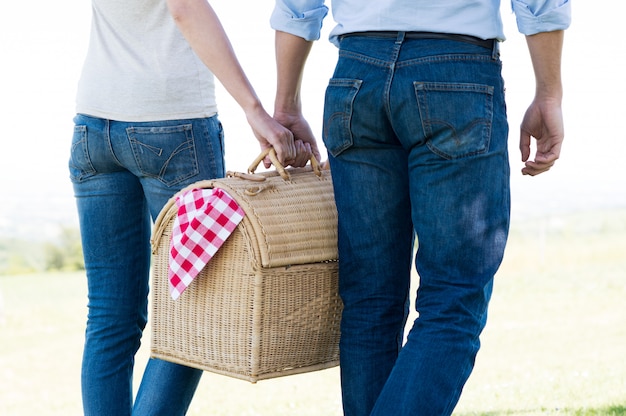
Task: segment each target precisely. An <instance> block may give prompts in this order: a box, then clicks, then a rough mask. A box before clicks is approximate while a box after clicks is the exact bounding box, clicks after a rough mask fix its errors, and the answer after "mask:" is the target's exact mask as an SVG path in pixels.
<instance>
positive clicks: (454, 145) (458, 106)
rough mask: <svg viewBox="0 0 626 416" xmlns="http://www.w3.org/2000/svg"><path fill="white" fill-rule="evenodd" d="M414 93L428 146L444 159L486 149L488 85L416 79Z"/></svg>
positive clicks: (490, 89) (490, 100)
mask: <svg viewBox="0 0 626 416" xmlns="http://www.w3.org/2000/svg"><path fill="white" fill-rule="evenodd" d="M413 85H414V88H415V95H416V97H417V105H418V107H419V111H420V116H421V118H422V127H423V129H424V134H425V135H426V139H427V142H426V143H427V145H428V147H429V148H430V150H431V151H432V152H434V153H435V154H437V155H439V156H441V157H443V158H445V159H459V158H463V157H469V156H475V155H479V154H483V153H485V152H487V151H488V150H489V142H490V140H491V124H492V119H493V93H494V88H493V87H492V86H490V85H483V84H468V83H444V82H415V83H414V84H413Z"/></svg>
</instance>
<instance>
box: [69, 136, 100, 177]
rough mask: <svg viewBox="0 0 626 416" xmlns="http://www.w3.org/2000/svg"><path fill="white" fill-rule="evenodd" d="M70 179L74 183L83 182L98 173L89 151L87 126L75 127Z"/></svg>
mask: <svg viewBox="0 0 626 416" xmlns="http://www.w3.org/2000/svg"><path fill="white" fill-rule="evenodd" d="M68 166H69V169H70V178H71V179H72V180H73V181H76V182H78V181H81V180H83V179H86V178H88V177H90V176H92V175H94V174H95V173H96V169H95V168H94V167H93V164H92V163H91V158H90V157H89V149H88V147H87V126H83V125H76V126H74V135H73V136H72V147H71V149H70V161H69V164H68Z"/></svg>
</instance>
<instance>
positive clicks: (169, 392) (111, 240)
mask: <svg viewBox="0 0 626 416" xmlns="http://www.w3.org/2000/svg"><path fill="white" fill-rule="evenodd" d="M74 122H75V127H74V136H73V140H72V148H71V158H70V162H69V170H70V176H71V179H72V182H73V186H74V192H75V195H76V202H77V207H78V214H79V223H80V229H81V236H82V244H83V254H84V258H85V267H86V272H87V282H88V320H87V329H86V332H85V346H84V353H83V364H82V394H83V407H84V412H85V415H98V416H103V415H111V416H123V415H130V414H131V410H132V409H133V397H132V391H133V390H132V374H133V365H134V356H135V353H136V352H137V350H138V349H139V346H140V339H141V334H142V331H143V329H144V327H145V325H146V322H147V302H148V301H147V296H148V284H149V281H148V280H149V271H150V235H151V220H154V219H155V218H156V216H157V215H158V213H159V211H160V210H161V208H162V207H163V205H164V204H165V203H166V202H167V200H168V199H169V198H170V197H171V196H172V195H173V194H174V193H176V192H177V191H178V190H179V189H181V188H182V187H184V186H186V185H188V184H190V183H193V182H195V181H198V180H201V179H209V178H214V177H220V176H223V175H224V160H223V135H222V127H221V124H220V123H219V121H218V119H217V117H211V118H201V119H191V120H174V121H160V122H141V123H127V122H117V121H110V120H105V119H100V118H94V117H88V116H84V115H77V116H76V118H75V119H74ZM201 374H202V372H201V371H200V370H196V369H192V368H189V367H184V366H180V365H177V364H173V363H169V362H165V361H161V360H150V361H149V363H148V367H147V369H146V371H145V373H144V376H143V380H142V383H141V386H140V388H139V392H138V394H137V399H136V400H135V403H134V406H135V409H134V410H133V411H132V414H134V415H148V414H149V415H167V416H173V415H183V414H185V412H186V411H187V408H188V406H189V403H190V401H191V398H192V396H193V393H194V391H195V389H196V387H197V385H198V382H199V380H200V376H201Z"/></svg>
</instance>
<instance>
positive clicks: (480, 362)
mask: <svg viewBox="0 0 626 416" xmlns="http://www.w3.org/2000/svg"><path fill="white" fill-rule="evenodd" d="M0 297H1V300H0V334H1V335H0V415H7V416H14V415H16V416H18V415H19V416H21V415H34V414H36V415H63V416H66V415H79V414H81V405H80V387H79V374H80V356H81V348H82V336H83V331H84V321H85V316H86V307H85V303H86V301H85V278H84V275H83V274H80V273H74V274H69V273H66V274H40V275H25V276H3V277H0ZM625 298H626V211H608V212H596V213H589V214H578V215H570V216H565V217H561V218H552V219H550V218H542V219H535V220H528V221H525V222H524V223H521V222H519V223H516V224H514V226H513V229H512V233H511V239H510V242H509V246H508V249H507V253H506V257H505V261H504V264H503V266H502V268H501V270H500V272H499V273H498V276H497V277H496V286H495V289H494V296H493V300H492V304H491V308H490V318H489V322H488V325H487V328H486V330H485V332H484V334H483V337H482V344H483V346H482V349H481V351H480V353H479V355H478V359H477V362H476V368H475V370H474V373H473V374H472V376H471V377H470V380H469V381H468V383H467V385H466V387H465V390H464V393H463V396H462V397H461V401H460V402H459V405H458V406H457V409H456V412H455V414H456V415H459V416H470V415H482V416H496V415H497V416H500V415H575V416H596V415H608V416H611V415H616V416H617V415H626V359H625V357H626V306H624V299H625ZM147 334H148V333H147ZM146 336H148V335H146ZM148 342H149V341H148V339H147V338H146V340H145V342H144V343H145V344H146V345H145V346H144V347H143V348H142V350H141V352H140V355H139V357H138V360H137V370H138V371H137V373H138V377H139V375H140V373H141V370H142V368H143V366H144V365H145V362H146V360H147V344H148ZM338 377H339V372H338V369H337V368H333V369H329V370H324V371H319V372H316V373H310V374H304V375H297V376H290V377H285V378H279V379H274V380H266V381H260V382H259V383H258V384H255V385H253V384H250V383H247V382H244V381H240V380H235V379H231V378H228V377H224V376H219V375H214V374H210V373H206V374H205V375H204V376H203V379H202V382H201V383H200V386H199V388H198V391H197V393H196V397H195V399H194V402H193V403H192V407H191V409H190V412H189V414H190V415H192V416H193V415H209V414H210V415H235V416H238V415H243V416H252V415H265V416H274V415H302V416H306V415H311V416H313V415H315V416H318V415H329V416H335V415H337V416H339V415H340V414H341V410H340V409H341V399H340V392H339V381H338Z"/></svg>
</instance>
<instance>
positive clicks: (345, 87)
mask: <svg viewBox="0 0 626 416" xmlns="http://www.w3.org/2000/svg"><path fill="white" fill-rule="evenodd" d="M361 83H362V81H361V80H358V79H340V78H333V79H331V80H330V82H329V84H328V87H327V88H326V95H325V98H324V129H323V133H322V139H323V141H324V145H325V146H326V149H327V150H328V152H329V153H330V154H332V155H333V156H337V155H338V154H340V153H341V152H343V151H344V150H346V149H347V148H349V147H350V146H352V143H353V140H352V132H351V130H350V124H351V122H352V111H353V105H354V99H355V97H356V95H357V93H358V92H359V89H360V88H361Z"/></svg>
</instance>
